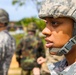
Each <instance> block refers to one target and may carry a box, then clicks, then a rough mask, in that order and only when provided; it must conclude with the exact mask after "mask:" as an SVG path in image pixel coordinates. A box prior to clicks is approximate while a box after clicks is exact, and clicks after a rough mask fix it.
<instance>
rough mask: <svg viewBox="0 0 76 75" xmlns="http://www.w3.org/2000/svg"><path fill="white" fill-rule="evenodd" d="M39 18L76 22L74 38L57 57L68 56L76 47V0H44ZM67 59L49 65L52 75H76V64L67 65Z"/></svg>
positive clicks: (75, 23)
mask: <svg viewBox="0 0 76 75" xmlns="http://www.w3.org/2000/svg"><path fill="white" fill-rule="evenodd" d="M39 17H40V18H42V19H45V18H46V17H53V18H58V17H69V18H72V19H73V20H74V31H73V37H72V38H71V39H70V40H69V41H68V42H67V43H66V44H65V45H64V46H63V47H62V48H61V49H60V50H59V51H58V53H57V55H63V54H67V53H68V52H69V51H70V50H71V48H72V46H73V45H76V0H44V1H43V2H42V6H41V9H40V12H39ZM67 64H68V63H67V61H66V59H64V60H63V61H59V62H57V63H54V64H53V63H47V66H48V68H49V70H50V74H51V75H76V62H75V63H73V64H72V65H70V66H68V65H67Z"/></svg>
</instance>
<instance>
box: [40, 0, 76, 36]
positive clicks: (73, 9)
mask: <svg viewBox="0 0 76 75" xmlns="http://www.w3.org/2000/svg"><path fill="white" fill-rule="evenodd" d="M39 17H40V18H42V19H44V18H45V17H53V18H58V17H70V18H72V19H73V20H74V21H75V24H74V32H73V34H74V35H76V0H44V1H43V2H42V6H41V9H40V12H39Z"/></svg>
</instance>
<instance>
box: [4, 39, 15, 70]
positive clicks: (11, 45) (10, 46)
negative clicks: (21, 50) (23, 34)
mask: <svg viewBox="0 0 76 75" xmlns="http://www.w3.org/2000/svg"><path fill="white" fill-rule="evenodd" d="M15 49H16V42H15V40H14V39H13V38H11V39H10V38H8V40H7V42H6V46H5V59H4V64H3V68H4V69H5V71H8V69H9V67H10V63H11V60H12V56H13V54H14V52H15Z"/></svg>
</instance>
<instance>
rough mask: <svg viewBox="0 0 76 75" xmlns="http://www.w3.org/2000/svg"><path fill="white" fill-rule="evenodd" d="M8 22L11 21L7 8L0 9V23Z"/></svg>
mask: <svg viewBox="0 0 76 75" xmlns="http://www.w3.org/2000/svg"><path fill="white" fill-rule="evenodd" d="M8 22H9V15H8V13H7V12H6V11H5V10H3V9H0V23H8Z"/></svg>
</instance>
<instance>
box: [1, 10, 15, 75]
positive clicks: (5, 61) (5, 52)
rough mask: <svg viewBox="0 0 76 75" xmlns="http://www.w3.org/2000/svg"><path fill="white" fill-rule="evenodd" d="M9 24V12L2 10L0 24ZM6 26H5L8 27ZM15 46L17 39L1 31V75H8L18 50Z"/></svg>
mask: <svg viewBox="0 0 76 75" xmlns="http://www.w3.org/2000/svg"><path fill="white" fill-rule="evenodd" d="M8 22H9V17H8V14H7V12H6V11H5V10H3V9H0V23H3V24H5V23H6V24H7V23H8ZM6 24H5V26H7V25H6ZM0 28H1V27H0ZM15 46H16V44H15V39H14V38H13V37H12V36H11V35H10V34H9V33H8V31H7V30H2V31H0V75H8V70H9V66H10V63H11V59H12V56H13V54H14V51H15V48H16V47H15Z"/></svg>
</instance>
